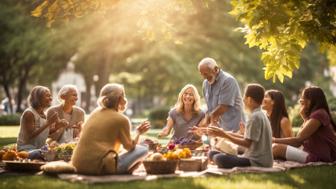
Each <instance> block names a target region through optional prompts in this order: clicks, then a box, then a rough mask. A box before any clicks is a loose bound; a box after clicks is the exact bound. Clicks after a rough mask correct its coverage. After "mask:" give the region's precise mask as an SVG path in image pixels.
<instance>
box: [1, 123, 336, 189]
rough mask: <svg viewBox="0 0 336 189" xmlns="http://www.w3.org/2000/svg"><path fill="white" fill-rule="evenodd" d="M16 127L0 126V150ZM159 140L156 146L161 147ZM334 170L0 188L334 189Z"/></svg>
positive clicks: (30, 182) (24, 179) (22, 180)
mask: <svg viewBox="0 0 336 189" xmlns="http://www.w3.org/2000/svg"><path fill="white" fill-rule="evenodd" d="M18 130H19V127H18V126H16V127H15V126H0V146H1V145H6V144H11V143H15V141H16V136H17V133H18ZM159 131H160V130H150V131H149V132H148V134H147V136H146V137H149V138H152V139H155V138H156V135H157V134H158V132H159ZM164 142H165V141H164V140H160V143H164ZM335 175H336V167H335V166H332V167H331V166H319V167H307V168H300V169H294V170H290V171H286V172H280V173H269V174H235V175H230V176H221V177H206V178H173V179H160V180H154V181H135V182H121V183H106V184H82V183H69V182H66V181H62V180H59V179H56V178H54V177H49V176H34V175H28V174H20V175H8V174H0V188H28V189H29V188H31V189H44V188H48V189H51V188H62V189H63V188H67V189H90V188H94V189H105V188H106V189H107V188H111V189H113V188H125V189H137V188H146V189H152V188H153V189H154V188H160V189H168V188H174V189H176V188H183V189H189V188H194V189H221V188H237V189H243V188H244V189H245V188H267V189H268V188H270V189H272V188H282V189H287V188H288V189H289V188H324V189H327V188H334V186H335V185H336V179H334V177H335Z"/></svg>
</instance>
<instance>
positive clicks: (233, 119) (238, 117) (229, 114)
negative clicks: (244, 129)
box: [203, 70, 245, 131]
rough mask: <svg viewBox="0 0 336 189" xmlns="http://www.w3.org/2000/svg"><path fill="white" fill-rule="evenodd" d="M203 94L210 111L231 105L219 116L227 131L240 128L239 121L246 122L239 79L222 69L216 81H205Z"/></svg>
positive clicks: (221, 124) (222, 125)
mask: <svg viewBox="0 0 336 189" xmlns="http://www.w3.org/2000/svg"><path fill="white" fill-rule="evenodd" d="M203 95H204V97H205V101H206V103H207V106H208V113H210V112H212V111H213V110H214V109H216V107H217V106H219V105H226V106H228V107H229V109H228V111H226V112H225V113H224V114H222V115H221V116H220V117H219V124H220V126H221V127H222V128H223V129H224V130H226V131H237V130H239V123H240V122H241V121H243V122H244V123H245V115H244V112H243V102H242V95H241V93H240V88H239V85H238V82H237V80H236V79H235V78H234V77H233V76H232V75H230V74H229V73H226V72H224V71H222V70H221V71H220V72H219V74H218V75H217V77H216V80H215V82H214V83H213V84H212V85H210V84H209V82H208V81H207V80H204V82H203Z"/></svg>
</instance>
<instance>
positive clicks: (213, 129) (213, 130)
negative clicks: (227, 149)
mask: <svg viewBox="0 0 336 189" xmlns="http://www.w3.org/2000/svg"><path fill="white" fill-rule="evenodd" d="M207 134H208V135H209V136H214V137H224V138H226V137H227V134H226V133H225V131H224V130H223V129H222V128H220V127H217V126H209V127H208V128H207Z"/></svg>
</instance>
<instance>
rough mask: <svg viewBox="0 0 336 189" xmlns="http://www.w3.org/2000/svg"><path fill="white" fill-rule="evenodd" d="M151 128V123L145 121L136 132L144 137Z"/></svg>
mask: <svg viewBox="0 0 336 189" xmlns="http://www.w3.org/2000/svg"><path fill="white" fill-rule="evenodd" d="M150 127H151V125H150V122H149V121H144V122H142V123H141V124H140V125H139V126H137V128H136V131H137V132H138V133H139V134H140V135H142V134H144V133H145V132H147V131H148V130H149V128H150Z"/></svg>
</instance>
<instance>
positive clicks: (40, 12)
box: [31, 1, 49, 17]
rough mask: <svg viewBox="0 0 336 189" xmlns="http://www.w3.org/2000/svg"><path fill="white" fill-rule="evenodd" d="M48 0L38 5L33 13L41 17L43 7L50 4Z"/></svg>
mask: <svg viewBox="0 0 336 189" xmlns="http://www.w3.org/2000/svg"><path fill="white" fill-rule="evenodd" d="M48 4H49V3H48V1H44V2H43V3H42V4H40V5H39V6H37V7H36V8H35V9H34V10H33V11H31V15H32V16H35V17H40V16H41V15H42V11H43V9H45V8H46V7H47V6H48Z"/></svg>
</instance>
